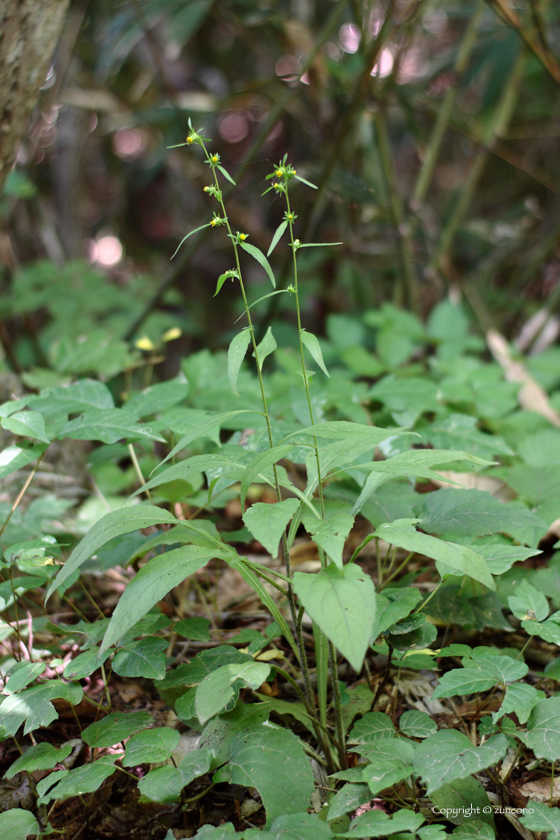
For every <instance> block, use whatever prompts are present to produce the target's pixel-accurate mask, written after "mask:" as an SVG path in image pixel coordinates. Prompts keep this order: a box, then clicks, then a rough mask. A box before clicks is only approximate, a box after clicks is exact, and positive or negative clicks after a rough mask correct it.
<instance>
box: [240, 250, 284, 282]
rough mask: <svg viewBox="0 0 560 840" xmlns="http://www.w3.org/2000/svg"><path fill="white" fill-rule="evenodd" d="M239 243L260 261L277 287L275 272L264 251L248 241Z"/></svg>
mask: <svg viewBox="0 0 560 840" xmlns="http://www.w3.org/2000/svg"><path fill="white" fill-rule="evenodd" d="M239 244H240V245H241V247H242V248H243V250H244V251H247V253H248V254H250V255H251V256H252V257H253V259H255V260H256V261H257V262H258V264H259V265H260V266H262V268H264V270H265V271H266V273H267V274H268V277H269V280H270V282H271V283H272V286H273V288H274V289H275V288H276V280H275V279H274V273H273V271H272V269H271V267H270V263H269V262H268V260H267V258H266V257H265V255H264V254H263V252H262V251H259V249H258V248H255V246H254V245H249V243H248V242H240V243H239Z"/></svg>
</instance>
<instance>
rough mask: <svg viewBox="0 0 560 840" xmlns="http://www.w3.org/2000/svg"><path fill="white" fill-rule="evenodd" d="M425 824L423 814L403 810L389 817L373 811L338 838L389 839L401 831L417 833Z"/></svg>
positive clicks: (361, 816) (360, 818)
mask: <svg viewBox="0 0 560 840" xmlns="http://www.w3.org/2000/svg"><path fill="white" fill-rule="evenodd" d="M423 822H424V817H423V816H422V814H415V813H414V811H405V810H404V809H401V810H400V811H397V812H396V813H394V814H392V815H391V816H389V815H388V814H386V813H385V811H379V810H376V809H375V810H371V811H366V813H365V814H360V816H359V817H357V818H356V819H355V820H352V822H351V823H350V830H349V831H347V832H345V833H344V834H338V835H337V836H338V837H349V838H352V837H364V838H365V837H388V836H390V835H391V834H397V832H401V831H411V832H412V833H414V832H416V830H417V829H418V828H420V826H421V825H422V823H423Z"/></svg>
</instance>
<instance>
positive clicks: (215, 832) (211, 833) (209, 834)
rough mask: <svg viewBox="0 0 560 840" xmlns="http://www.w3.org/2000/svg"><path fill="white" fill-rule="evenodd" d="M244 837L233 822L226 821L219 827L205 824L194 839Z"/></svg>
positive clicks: (230, 839)
mask: <svg viewBox="0 0 560 840" xmlns="http://www.w3.org/2000/svg"><path fill="white" fill-rule="evenodd" d="M242 837H243V834H242V833H241V832H238V831H236V830H235V829H234V827H233V825H232V824H231V823H224V824H223V825H220V826H218V827H216V826H213V825H203V826H202V828H201V829H199V831H197V833H196V834H195V835H194V840H241V838H242ZM166 840H167V838H166Z"/></svg>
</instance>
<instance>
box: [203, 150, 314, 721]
mask: <svg viewBox="0 0 560 840" xmlns="http://www.w3.org/2000/svg"><path fill="white" fill-rule="evenodd" d="M199 142H200V145H201V146H202V148H203V150H204V154H205V155H206V160H207V162H208V164H209V166H210V169H211V170H212V175H213V177H214V185H215V188H216V191H217V192H216V198H217V199H218V202H219V204H220V207H221V209H222V213H223V222H224V224H225V226H226V229H227V232H228V235H229V238H230V240H231V243H232V245H233V252H234V255H235V265H236V269H237V277H238V280H239V288H240V290H241V296H242V298H243V305H244V307H245V314H246V315H247V326H248V329H249V333H250V336H251V345H252V347H253V355H254V357H255V363H256V366H257V375H258V379H259V387H260V392H261V400H262V404H263V411H264V416H265V420H266V429H267V434H268V442H269V445H270V448H271V449H272V448H273V447H274V440H273V437H272V429H271V426H270V415H269V412H268V402H267V399H266V393H265V389H264V381H263V376H262V368H261V363H260V359H259V351H258V346H257V340H256V336H255V329H254V326H253V320H252V318H251V311H250V307H249V302H248V300H247V294H246V291H245V284H244V282H243V274H242V271H241V263H240V260H239V248H238V246H237V239H236V237H235V236H234V234H233V231H232V229H231V225H230V223H229V218H228V215H227V212H226V207H225V204H224V199H223V195H222V191H221V189H220V184H219V181H218V175H217V173H216V168H217V161H214V160H213V159H212V155H211V154H210V153H209V152H208V149H207V148H206V146H205V144H204V141H203V140H202V139H200V141H199ZM272 471H273V475H274V489H275V491H276V498H277V500H278V501H279V502H280V501H282V494H281V491H280V482H279V480H278V471H277V469H276V464H273V465H272ZM281 545H282V554H283V561H284V566H285V569H286V575H287V577H288V578H289V581H290V582H289V584H288V603H289V605H290V613H291V618H292V624H293V626H294V632H295V636H296V644H297V647H298V651H299V658H300V666H301V670H302V675H303V681H304V685H305V693H306V697H307V701H308V702H309V703H310V705H311V706H313V705H314V698H313V691H312V689H311V679H310V676H309V665H308V663H307V658H306V655H305V646H304V642H303V636H302V634H301V632H300V633H298V628H297V608H296V602H295V597H294V589H293V584H292V569H291V564H290V552H289V550H288V543H287V540H286V534H285V533H284V534H283V537H282V543H281Z"/></svg>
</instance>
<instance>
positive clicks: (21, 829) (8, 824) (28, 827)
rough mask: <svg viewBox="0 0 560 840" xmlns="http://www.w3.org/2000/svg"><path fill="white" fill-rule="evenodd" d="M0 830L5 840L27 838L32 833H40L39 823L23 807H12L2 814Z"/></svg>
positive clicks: (23, 839) (0, 815) (22, 839)
mask: <svg viewBox="0 0 560 840" xmlns="http://www.w3.org/2000/svg"><path fill="white" fill-rule="evenodd" d="M0 832H2V838H3V840H25V838H26V837H29V835H30V834H37V835H40V833H41V829H40V828H39V823H38V822H37V820H36V819H35V817H34V816H33V814H32V813H31V811H24V810H23V808H10V809H9V810H8V811H4V813H3V814H0Z"/></svg>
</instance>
